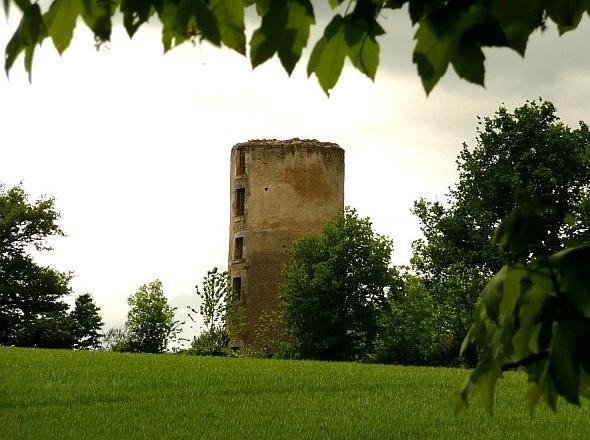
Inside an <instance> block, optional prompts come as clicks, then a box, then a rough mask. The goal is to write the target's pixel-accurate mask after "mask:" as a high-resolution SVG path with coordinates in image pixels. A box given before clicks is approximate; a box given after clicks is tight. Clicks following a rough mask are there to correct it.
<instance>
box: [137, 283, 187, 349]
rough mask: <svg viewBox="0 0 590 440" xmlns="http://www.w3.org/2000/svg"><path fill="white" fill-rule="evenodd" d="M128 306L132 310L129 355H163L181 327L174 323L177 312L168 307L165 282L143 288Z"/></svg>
mask: <svg viewBox="0 0 590 440" xmlns="http://www.w3.org/2000/svg"><path fill="white" fill-rule="evenodd" d="M127 303H128V304H129V306H130V307H131V309H130V310H129V312H128V313H127V321H126V323H125V326H126V328H127V332H128V335H129V348H130V351H135V352H143V353H161V352H163V351H164V350H165V349H166V347H167V346H168V343H169V342H171V341H173V340H174V339H175V338H176V336H177V335H178V333H179V332H180V325H181V324H180V322H179V321H176V320H175V319H174V311H175V310H176V309H175V308H173V307H170V306H169V305H168V301H167V299H166V297H165V296H164V291H163V289H162V282H161V281H160V280H155V281H152V282H151V283H147V284H144V285H142V286H141V287H140V288H139V290H138V291H137V292H136V293H135V294H134V295H131V296H130V297H129V298H128V299H127Z"/></svg>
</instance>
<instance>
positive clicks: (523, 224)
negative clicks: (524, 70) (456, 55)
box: [0, 101, 590, 366]
mask: <svg viewBox="0 0 590 440" xmlns="http://www.w3.org/2000/svg"><path fill="white" fill-rule="evenodd" d="M457 165H458V171H459V180H458V183H457V184H456V185H455V186H454V187H452V188H450V190H449V193H448V198H447V200H446V201H444V202H440V201H436V202H431V201H428V200H425V199H421V200H418V201H416V203H415V204H414V209H413V212H414V214H415V215H416V216H417V217H418V219H419V221H420V225H421V231H422V238H420V239H418V240H416V241H415V242H414V244H413V255H412V259H411V261H410V264H409V265H408V266H403V267H395V266H392V264H391V255H392V252H393V243H392V241H391V240H390V239H388V238H387V237H384V236H382V235H379V234H378V233H377V232H376V231H374V230H373V227H372V224H371V222H370V220H369V219H368V218H361V217H359V216H358V214H357V213H356V211H355V210H354V209H350V208H348V209H346V210H345V211H344V212H343V213H341V214H340V215H339V216H337V217H336V218H334V219H332V220H331V221H329V222H327V223H326V224H325V225H324V227H323V229H322V231H321V233H320V234H318V235H317V236H313V237H305V238H302V239H300V240H298V241H296V242H295V243H294V245H293V249H292V257H291V262H290V265H289V267H288V268H287V269H286V271H285V273H284V277H283V278H284V281H283V284H282V285H281V286H280V288H279V291H278V299H279V301H278V305H277V307H274V308H271V309H268V310H266V311H264V312H263V313H262V314H261V315H260V317H259V319H258V322H256V323H254V328H255V341H254V342H253V343H252V344H250V345H249V346H248V347H245V348H243V349H242V350H240V351H239V355H244V356H261V357H274V358H303V359H326V360H357V361H367V362H381V363H399V364H411V365H446V366H448V365H459V364H468V365H473V364H475V363H476V361H477V352H476V350H475V349H474V348H469V349H468V350H467V351H465V352H464V355H463V357H459V348H460V346H461V344H462V342H463V340H464V339H465V337H466V335H467V334H468V332H469V329H470V327H471V325H472V323H473V316H474V315H473V313H474V312H473V310H474V305H475V303H476V301H477V298H478V296H479V295H480V292H481V291H482V289H483V288H484V286H486V283H487V282H488V280H489V278H490V277H491V276H492V275H493V274H494V273H496V272H498V271H499V270H500V269H501V268H502V267H503V266H504V265H505V264H512V263H515V262H519V263H518V264H521V265H522V264H526V263H527V262H530V261H532V260H534V259H535V258H539V257H541V258H542V257H544V256H548V255H551V254H554V253H555V252H556V251H558V250H560V249H563V248H564V247H566V246H571V245H572V244H575V243H584V242H587V240H588V234H589V233H590V232H589V227H590V198H589V190H590V131H589V129H588V126H587V125H586V124H584V123H580V124H579V126H578V127H577V128H575V129H572V128H569V127H567V126H566V125H565V124H563V123H562V122H561V121H560V120H559V118H558V117H557V115H556V109H555V107H554V106H553V105H552V104H551V103H549V102H544V101H538V102H527V103H525V105H523V106H521V107H520V108H517V109H515V110H514V111H513V112H509V111H508V110H507V109H505V108H500V109H499V110H498V111H497V112H496V113H495V114H494V115H493V116H492V117H490V118H484V119H482V120H480V122H479V127H478V130H477V138H476V145H475V146H474V147H473V148H469V147H468V146H467V145H464V146H463V148H462V150H461V153H460V155H459V157H458V159H457ZM515 209H518V210H520V211H519V216H515V215H514V212H515ZM57 218H58V214H57V213H56V211H55V209H54V207H53V200H52V199H41V200H39V201H38V202H36V203H35V204H29V203H28V201H27V200H26V194H25V193H24V191H23V190H22V188H20V187H16V188H12V189H10V190H8V191H5V190H3V188H2V187H0V344H6V345H23V346H39V347H67V348H97V347H101V348H103V349H109V350H116V351H131V352H151V353H158V352H162V351H165V350H166V348H167V347H168V346H169V344H170V342H173V341H175V340H176V341H178V336H179V332H180V328H181V325H183V324H184V323H180V322H179V321H177V320H176V319H175V309H174V308H172V307H170V306H169V305H168V303H167V301H166V298H165V296H164V294H163V290H162V284H161V282H159V281H157V280H156V281H154V282H152V283H148V284H146V285H144V286H141V288H140V289H139V290H138V292H136V293H135V294H134V295H132V296H130V297H129V299H128V304H129V306H130V310H129V313H128V316H127V321H126V323H125V326H124V327H122V328H118V329H110V330H108V331H107V332H106V333H105V334H104V335H101V334H100V328H101V325H102V321H101V319H100V315H99V313H98V312H99V310H98V308H97V307H96V305H95V304H94V303H93V301H92V298H91V296H90V295H88V294H84V295H80V296H79V297H78V298H77V299H76V305H75V307H74V308H73V309H72V310H71V311H68V308H67V306H66V305H65V304H64V303H63V302H62V301H61V298H63V297H64V296H66V295H68V294H70V293H71V291H70V289H69V287H68V282H69V277H70V275H69V274H64V273H60V272H57V271H54V270H52V269H50V268H44V267H39V266H37V265H36V264H35V263H34V262H33V260H32V258H31V257H30V255H28V254H27V252H26V250H27V249H28V248H30V247H31V246H34V247H36V248H37V249H39V250H42V249H47V245H46V241H45V238H46V237H47V236H49V235H55V234H62V232H61V230H60V229H59V227H58V226H57V223H56V220H57ZM523 218H524V220H523ZM502 219H504V221H503V220H502ZM498 231H499V232H498ZM507 234H508V235H509V236H510V237H511V238H510V240H509V241H508V242H507V241H506V240H505V239H504V238H503V237H506V236H507ZM503 240H504V241H503ZM507 244H508V245H507ZM525 287H526V286H525ZM196 294H197V296H198V297H199V299H200V306H199V308H197V309H195V308H189V309H190V315H189V317H190V319H191V320H192V322H193V327H194V329H195V330H196V331H197V332H198V335H197V336H195V337H194V338H193V340H192V341H190V347H189V348H188V349H185V350H184V352H186V353H189V354H198V355H236V352H234V351H233V350H231V349H229V348H228V345H229V343H230V341H231V340H232V339H234V340H239V339H240V334H241V332H242V330H243V329H244V326H245V324H246V323H245V311H244V307H243V306H242V304H240V303H239V302H238V301H236V300H235V299H234V298H233V295H232V293H231V289H230V287H229V285H228V279H227V273H226V272H223V271H220V270H218V269H217V268H214V269H213V270H211V271H209V272H208V273H207V275H206V276H205V277H204V278H203V280H202V283H201V285H200V286H197V287H196ZM480 318H481V317H478V319H480ZM481 319H483V318H481Z"/></svg>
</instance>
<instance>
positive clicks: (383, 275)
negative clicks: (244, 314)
mask: <svg viewBox="0 0 590 440" xmlns="http://www.w3.org/2000/svg"><path fill="white" fill-rule="evenodd" d="M391 252H392V244H391V242H390V241H389V240H388V239H386V238H385V237H383V236H380V235H378V234H376V233H375V232H374V231H373V229H372V225H371V222H370V221H369V219H367V218H359V217H358V215H357V214H356V212H355V211H354V210H351V209H346V210H345V211H344V212H343V213H341V214H339V215H338V216H336V217H335V218H334V219H333V220H331V221H329V222H327V223H326V224H325V225H324V226H323V228H322V231H321V232H320V233H319V234H318V235H317V236H310V237H303V238H301V239H299V240H297V241H295V242H294V243H293V248H292V254H291V261H290V263H289V266H288V268H287V270H286V271H285V273H284V275H283V282H282V284H281V286H280V288H279V301H280V307H281V310H282V315H283V317H284V319H285V324H286V326H287V329H288V331H289V332H290V333H291V334H292V335H293V336H295V337H296V338H297V343H298V347H299V354H300V355H301V357H303V358H316V359H331V360H339V359H340V360H342V359H358V358H363V357H364V356H366V355H367V354H368V353H371V352H372V348H373V347H372V346H373V343H374V340H375V336H376V333H377V320H378V313H377V311H378V309H379V307H381V306H383V305H384V302H385V290H386V288H387V287H389V286H390V284H391V280H392V273H391V270H390V268H389V263H390V260H391Z"/></svg>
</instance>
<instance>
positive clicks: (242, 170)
mask: <svg viewBox="0 0 590 440" xmlns="http://www.w3.org/2000/svg"><path fill="white" fill-rule="evenodd" d="M242 174H246V152H245V151H244V150H238V161H237V163H236V175H237V176H240V175H242Z"/></svg>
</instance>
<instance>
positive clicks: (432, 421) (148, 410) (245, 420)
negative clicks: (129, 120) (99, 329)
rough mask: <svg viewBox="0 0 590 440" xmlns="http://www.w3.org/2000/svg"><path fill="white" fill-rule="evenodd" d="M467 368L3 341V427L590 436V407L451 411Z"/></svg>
mask: <svg viewBox="0 0 590 440" xmlns="http://www.w3.org/2000/svg"><path fill="white" fill-rule="evenodd" d="M466 375H467V371H465V370H454V369H443V368H436V369H435V368H411V367H396V366H379V365H360V364H351V363H321V362H302V361H301V362H296V361H272V360H256V359H216V358H199V357H189V356H179V355H139V354H117V353H93V352H74V351H60V350H59V351H52V350H31V349H16V348H1V347H0V438H2V439H20V438H44V439H45V438H60V439H67V438H71V439H83V438H92V439H94V438H145V439H152V438H153V439H158V438H189V439H192V438H196V439H199V438H203V439H227V438H244V439H256V438H273V439H275V438H293V439H299V438H309V439H318V438H352V439H366V438H375V439H384V438H418V439H422V438H450V439H460V438H469V439H472V438H478V439H479V438H517V439H522V438H554V439H566V438H572V439H574V438H576V439H579V438H588V436H590V417H589V416H590V412H589V411H588V408H587V407H586V408H583V409H580V408H576V407H572V406H570V405H566V404H565V403H563V401H562V402H560V403H561V405H560V407H559V411H558V413H557V414H556V415H554V414H551V413H549V412H548V411H547V410H546V409H545V408H543V407H539V408H538V410H537V412H536V415H535V417H534V418H533V419H532V420H531V419H530V418H529V417H528V414H527V413H526V410H525V409H524V401H523V398H522V397H523V394H524V390H525V384H524V380H523V376H521V375H517V374H509V375H507V377H506V379H505V380H503V381H502V383H501V385H500V387H499V389H498V396H497V402H496V407H495V411H494V415H493V416H491V417H490V416H488V415H487V414H485V413H484V412H483V410H482V409H481V408H480V407H478V406H472V407H470V408H469V409H468V410H467V411H465V412H463V413H461V414H460V415H459V416H454V415H453V413H452V403H451V395H452V393H453V391H454V390H455V389H456V388H457V387H458V386H459V384H460V383H461V382H462V381H463V380H464V379H465V377H466Z"/></svg>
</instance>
